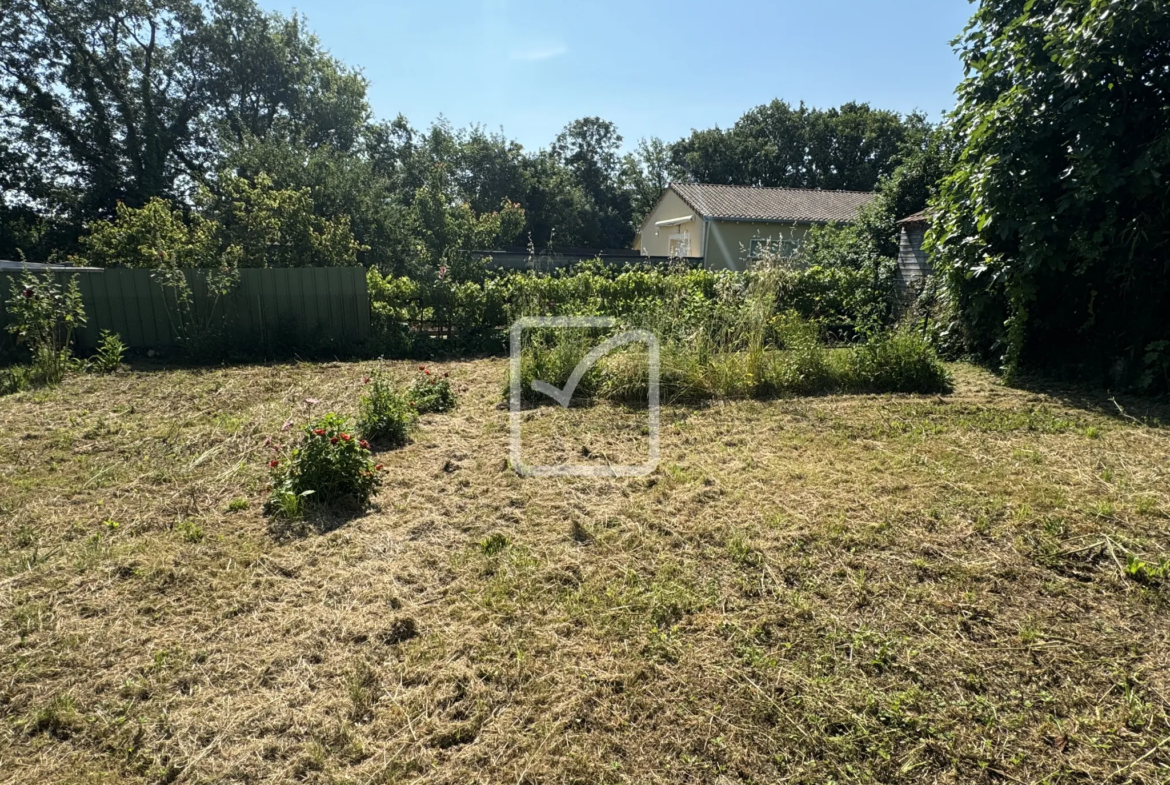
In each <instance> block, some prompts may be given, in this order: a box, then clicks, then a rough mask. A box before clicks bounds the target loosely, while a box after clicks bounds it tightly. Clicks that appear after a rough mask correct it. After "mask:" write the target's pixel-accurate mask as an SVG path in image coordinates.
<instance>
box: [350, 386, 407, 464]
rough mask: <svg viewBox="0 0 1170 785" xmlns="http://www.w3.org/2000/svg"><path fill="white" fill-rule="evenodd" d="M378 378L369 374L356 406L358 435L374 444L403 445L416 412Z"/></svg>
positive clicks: (401, 396) (397, 393)
mask: <svg viewBox="0 0 1170 785" xmlns="http://www.w3.org/2000/svg"><path fill="white" fill-rule="evenodd" d="M416 406H417V403H416V405H415V406H411V402H410V400H409V399H408V398H406V396H404V395H403V394H402V393H400V392H399V391H398V390H396V389H394V386H393V385H392V384H391V383H390V382H388V381H386V379H385V378H383V377H382V375H381V374H377V373H375V374H372V375H371V376H370V377H369V385H368V387H367V390H366V393H365V394H364V395H362V397H361V400H360V401H359V403H358V411H359V415H358V432H359V433H361V435H362V438H364V439H367V440H369V441H371V442H374V443H376V444H380V445H385V446H388V447H395V446H398V445H401V444H405V443H406V440H407V439H408V438H409V437H410V432H411V431H412V430H414V427H415V425H416V424H417V422H418V410H417V408H416Z"/></svg>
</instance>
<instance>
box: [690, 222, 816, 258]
mask: <svg viewBox="0 0 1170 785" xmlns="http://www.w3.org/2000/svg"><path fill="white" fill-rule="evenodd" d="M811 228H812V225H811V224H807V223H804V224H801V223H796V224H794V223H772V222H766V221H726V220H719V219H713V220H710V221H708V225H707V229H706V232H705V234H706V242H705V246H706V249H707V253H706V257H707V258H706V267H707V269H709V270H736V271H739V270H744V269H746V268H747V267H748V264H749V256H748V253H749V250H750V249H751V242H752V240H766V241H770V242H775V243H779V242H783V241H786V240H787V241H789V242H800V241H802V240H803V239H804V237H805V235H806V234H808V231H809V229H811Z"/></svg>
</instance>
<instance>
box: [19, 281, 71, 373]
mask: <svg viewBox="0 0 1170 785" xmlns="http://www.w3.org/2000/svg"><path fill="white" fill-rule="evenodd" d="M7 306H8V321H9V324H8V327H7V329H8V332H10V333H12V334H13V335H14V336H16V342H17V343H18V344H20V345H22V346H25V347H27V348H28V350H29V352H30V353H31V355H32V373H33V376H34V377H35V379H36V381H37V382H39V383H41V384H47V385H54V384H57V383H58V382H60V381H61V380H62V379H63V378H64V377H65V372H66V371H68V370H69V369H70V367H72V366H73V364H74V362H73V332H74V330H76V329H77V328H79V327H84V326H85V305H84V304H83V303H82V300H81V288H80V286H79V285H78V283H77V276H76V275H74V276H71V277H70V278H69V282H68V283H67V284H66V285H65V286H64V287H62V286H61V284H59V283H58V282H57V279H56V278H55V277H54V275H53V274H52V273H45V274H44V275H43V276H37V275H35V274H34V273H31V272H29V271H28V270H27V269H26V270H25V271H24V272H23V273H22V274H21V277H20V283H19V285H17V286H16V287H14V291H13V295H12V299H10V300H9V301H8V303H7Z"/></svg>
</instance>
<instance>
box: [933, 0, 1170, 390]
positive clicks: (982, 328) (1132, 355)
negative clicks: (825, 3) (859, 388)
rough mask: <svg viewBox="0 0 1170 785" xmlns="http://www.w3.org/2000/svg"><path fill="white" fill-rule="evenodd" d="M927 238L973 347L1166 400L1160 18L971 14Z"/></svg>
mask: <svg viewBox="0 0 1170 785" xmlns="http://www.w3.org/2000/svg"><path fill="white" fill-rule="evenodd" d="M958 46H959V49H960V53H961V55H962V57H963V60H964V64H965V67H966V72H967V77H966V79H964V81H963V82H962V84H961V85H960V86H959V89H958V105H957V107H956V110H955V114H954V118H953V122H954V125H955V129H956V132H957V133H958V136H959V139H960V141H961V144H962V149H961V152H960V154H959V157H958V163H957V166H956V169H955V171H954V173H953V174H952V175H951V176H950V177H948V178H947V180H946V181H945V182H944V184H943V187H942V189H941V194H940V196H939V198H938V201H937V208H938V209H937V215H936V220H935V222H934V225H933V227H932V229H931V232H930V234H929V238H928V242H930V243H931V244H932V245H933V248H934V252H935V254H936V257H937V258H938V260H939V261H940V263H941V264H942V266H943V267H944V269H945V271H946V274H947V279H948V283H949V285H950V288H951V291H952V294H953V296H954V298H955V301H956V303H957V305H958V308H959V314H960V318H961V324H962V326H963V328H964V329H965V331H966V334H967V337H968V338H969V340H970V344H971V347H972V348H973V349H974V350H975V351H977V352H979V353H981V354H982V355H984V356H985V357H988V358H998V359H999V360H1000V361H1001V362H1002V363H1003V365H1004V366H1005V368H1006V369H1007V370H1008V371H1009V372H1010V371H1016V370H1019V369H1024V368H1037V369H1040V368H1048V369H1054V368H1063V369H1072V370H1075V371H1077V372H1078V373H1080V374H1082V375H1084V376H1086V377H1088V378H1092V379H1094V380H1102V381H1107V382H1110V383H1112V384H1128V383H1136V384H1138V385H1139V386H1141V387H1145V388H1147V389H1152V390H1153V389H1160V390H1165V389H1167V388H1168V387H1170V378H1168V372H1170V254H1168V253H1167V250H1168V249H1170V178H1167V177H1166V173H1167V172H1168V171H1170V113H1167V111H1166V107H1167V106H1168V105H1170V77H1168V76H1167V75H1168V74H1170V5H1168V4H1166V3H1164V2H1159V1H1158V0H984V2H983V3H982V4H981V5H980V7H979V9H978V10H977V11H976V12H975V15H974V16H973V17H972V19H971V22H970V24H969V25H968V27H967V29H966V31H965V33H964V35H963V37H962V38H961V39H960V41H959V42H958Z"/></svg>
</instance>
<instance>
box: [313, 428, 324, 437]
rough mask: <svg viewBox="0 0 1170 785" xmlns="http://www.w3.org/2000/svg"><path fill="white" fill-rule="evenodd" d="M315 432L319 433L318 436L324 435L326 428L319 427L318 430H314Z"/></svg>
mask: <svg viewBox="0 0 1170 785" xmlns="http://www.w3.org/2000/svg"><path fill="white" fill-rule="evenodd" d="M313 433H315V434H317V435H318V436H324V435H325V429H324V428H318V429H317V430H315V431H313Z"/></svg>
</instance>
